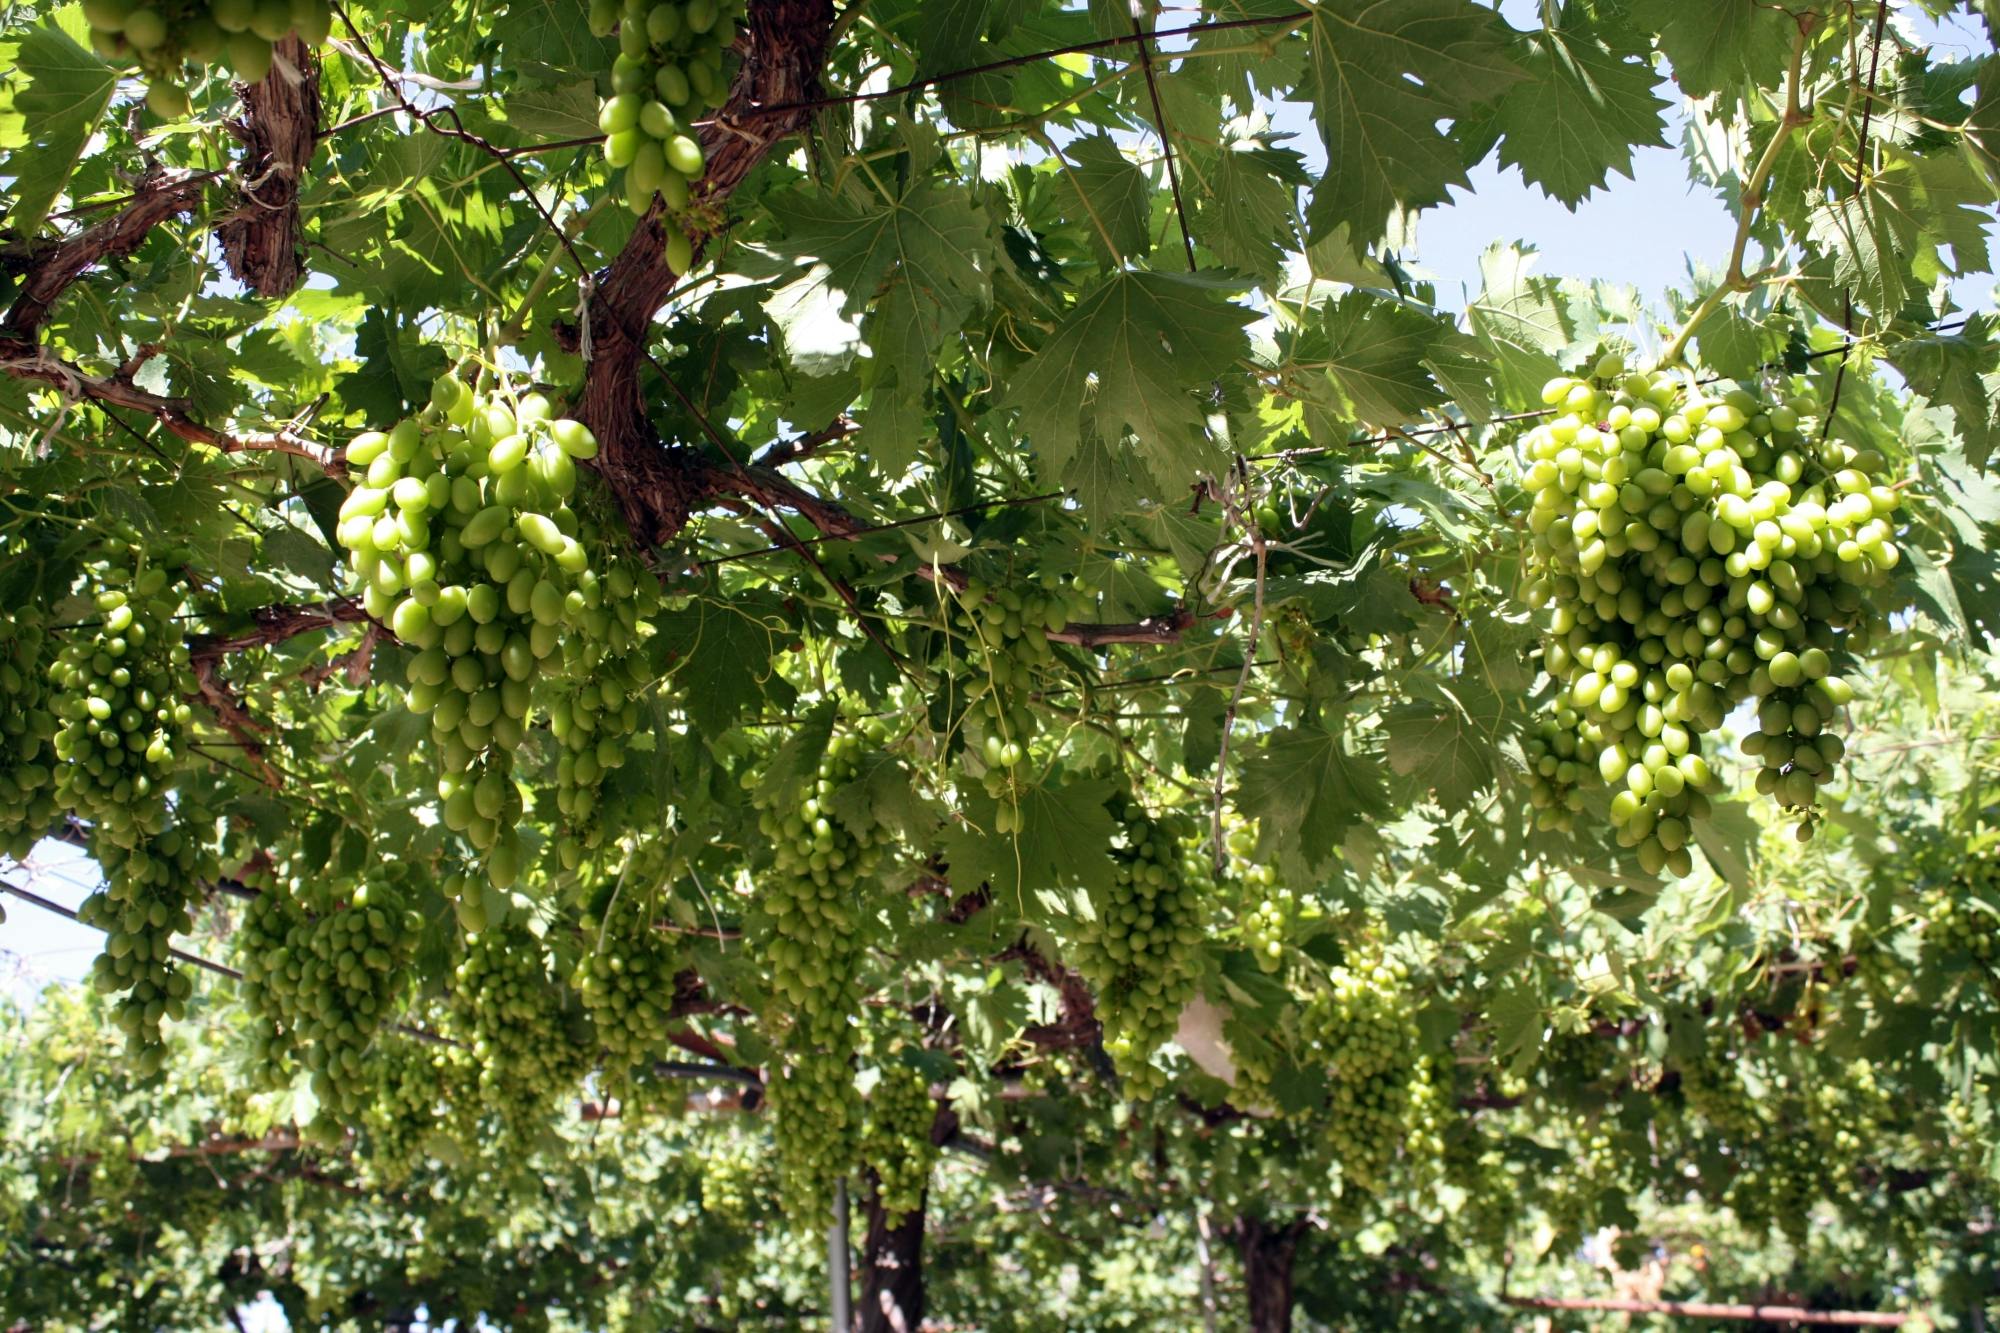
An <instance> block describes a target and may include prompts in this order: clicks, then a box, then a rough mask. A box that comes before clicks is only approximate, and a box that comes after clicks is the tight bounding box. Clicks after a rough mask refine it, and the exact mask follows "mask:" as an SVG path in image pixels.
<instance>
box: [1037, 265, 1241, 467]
mask: <svg viewBox="0 0 2000 1333" xmlns="http://www.w3.org/2000/svg"><path fill="white" fill-rule="evenodd" d="M1234 290H1236V284H1235V283H1234V282H1233V281H1229V280H1225V279H1217V278H1206V277H1203V278H1197V277H1186V276H1182V275H1179V274H1171V273H1149V272H1141V271H1127V272H1121V273H1114V274H1112V275H1111V276H1110V277H1108V278H1106V279H1105V280H1104V281H1103V282H1101V283H1099V284H1098V285H1097V286H1096V287H1094V288H1092V289H1091V290H1090V291H1088V292H1087V293H1086V294H1085V295H1084V297H1083V299H1081V300H1080V301H1078V302H1077V304H1076V308H1075V309H1074V310H1073V311H1071V312H1070V315H1069V317H1068V318H1067V319H1066V320H1064V321H1063V323H1062V326H1061V327H1060V328H1058V329H1057V330H1056V333H1055V336H1054V337H1052V338H1050V339H1049V340H1048V341H1047V342H1046V343H1044V344H1043V345H1042V348H1041V350H1040V351H1038V352H1037V353H1036V354H1035V355H1034V357H1033V358H1032V359H1030V360H1029V361H1028V363H1027V364H1026V365H1024V366H1023V367H1022V368H1021V369H1020V371H1019V372H1018V373H1017V374H1016V375H1015V377H1014V389H1013V392H1012V393H1010V394H1009V395H1008V397H1007V399H1006V402H1007V404H1008V405H1010V406H1012V407H1015V408H1018V409H1019V411H1020V414H1021V416H1020V419H1021V425H1022V429H1023V431H1024V433H1025V434H1026V435H1027V436H1028V438H1029V439H1030V441H1031V442H1032V443H1033V445H1034V447H1035V450H1036V452H1037V453H1039V454H1040V455H1041V456H1042V458H1043V461H1044V463H1045V464H1046V465H1047V466H1048V468H1049V470H1050V472H1051V473H1052V474H1056V475H1061V474H1063V473H1065V472H1066V471H1067V470H1068V468H1069V466H1070V463H1071V461H1072V460H1073V459H1074V458H1075V457H1076V455H1077V452H1078V450H1079V449H1080V448H1081V447H1082V444H1083V438H1084V432H1085V430H1086V428H1090V429H1094V430H1095V431H1096V432H1097V433H1098V435H1099V436H1100V438H1102V439H1103V440H1105V441H1107V442H1109V441H1112V440H1123V439H1124V438H1125V436H1126V435H1127V433H1128V432H1129V433H1130V434H1131V435H1132V436H1133V437H1134V440H1135V452H1134V454H1133V455H1132V457H1134V458H1136V459H1138V460H1142V461H1143V463H1144V466H1145V469H1146V471H1147V472H1148V473H1150V474H1151V476H1152V479H1153V481H1154V483H1155V484H1156V486H1157V487H1159V488H1160V489H1161V491H1163V492H1173V491H1177V490H1178V489H1179V487H1180V485H1181V484H1182V483H1183V482H1184V481H1186V479H1187V478H1189V477H1191V476H1193V475H1194V474H1195V473H1197V472H1200V471H1203V470H1205V469H1207V468H1210V467H1212V466H1215V465H1218V464H1219V463H1220V462H1221V461H1223V454H1222V451H1221V449H1220V448H1219V447H1217V445H1216V444H1215V443H1214V442H1213V441H1211V440H1210V439H1209V437H1208V434H1207V430H1206V417H1205V415H1204V413H1203V411H1202V408H1201V405H1200V404H1199V403H1197V402H1196V401H1195V398H1194V393H1195V392H1196V391H1197V390H1201V391H1207V390H1208V389H1209V388H1210V386H1212V385H1213V383H1214V381H1215V380H1216V379H1217V378H1219V377H1220V376H1222V375H1223V374H1224V372H1226V371H1227V370H1228V369H1229V368H1230V367H1231V366H1232V365H1233V364H1234V363H1235V362H1236V360H1237V358H1239V357H1241V356H1243V355H1244V354H1245V353H1247V351H1248V350H1249V339H1248V338H1247V337H1246V336H1245V335H1244V332H1243V330H1244V328H1245V326H1247V325H1248V324H1249V323H1250V321H1251V320H1252V319H1253V318H1254V316H1253V315H1252V313H1251V312H1250V311H1248V310H1246V309H1244V308H1243V307H1242V306H1240V305H1237V304H1235V303H1234V302H1227V301H1218V300H1216V299H1215V297H1216V296H1218V295H1220V294H1222V293H1225V292H1231V291H1234Z"/></svg>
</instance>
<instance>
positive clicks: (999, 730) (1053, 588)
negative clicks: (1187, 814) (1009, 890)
mask: <svg viewBox="0 0 2000 1333" xmlns="http://www.w3.org/2000/svg"><path fill="white" fill-rule="evenodd" d="M1087 599H1088V594H1087V593H1085V592H1083V591H1082V590H1081V589H1079V588H1076V587H1074V586H1072V587H1068V588H1065V587H1063V586H1062V585H1061V584H1060V583H1059V582H1057V581H1056V580H1055V579H1053V578H1050V579H1048V580H1045V581H1044V582H1043V583H1042V584H1041V585H1040V586H1036V585H1032V584H1029V585H1023V586H1018V587H1017V586H1013V585H1009V584H999V585H991V584H988V583H987V582H986V581H985V580H984V579H981V578H979V577H976V576H975V577H973V578H971V579H969V580H967V582H966V586H965V591H964V593H963V594H962V595H961V596H960V597H958V598H955V599H947V601H946V606H947V613H948V617H949V619H950V621H951V623H952V628H953V630H954V631H955V632H956V634H957V635H958V636H959V639H960V644H959V647H958V649H957V651H959V652H962V653H963V654H964V655H965V656H966V658H967V659H969V660H970V661H971V662H972V663H973V664H974V665H975V667H976V669H978V670H980V671H982V672H983V673H984V677H985V678H984V679H982V680H978V681H975V682H974V683H973V685H972V688H971V691H970V693H971V699H972V701H971V705H970V707H968V708H967V710H966V714H965V742H966V745H967V747H968V748H969V749H970V750H971V751H972V753H974V754H976V755H977V756H978V757H979V759H980V761H981V767H980V771H979V776H980V780H981V782H982V783H983V784H984V786H985V788H986V794H987V795H989V796H991V797H993V798H994V799H995V800H997V801H999V802H1000V803H1001V809H1000V812H999V814H998V815H997V816H996V824H997V827H996V828H995V830H994V831H995V832H998V833H1014V832H1018V831H1019V830H1018V829H1017V828H1016V827H1015V825H1014V819H1015V814H1014V809H1013V807H1012V805H1011V803H1010V802H1009V801H1008V800H1007V799H1006V798H1007V797H1008V796H1010V795H1013V794H1014V793H1015V783H1016V778H1017V776H1018V775H1019V773H1020V769H1021V764H1022V763H1023V761H1024V760H1026V759H1027V757H1028V746H1029V744H1030V743H1031V742H1032V741H1033V740H1034V737H1035V731H1036V719H1035V713H1034V710H1033V709H1032V708H1031V707H1030V706H1029V702H1028V699H1029V695H1030V694H1031V693H1032V692H1033V690H1034V689H1035V681H1036V679H1037V677H1038V676H1039V675H1041V674H1042V673H1043V672H1045V671H1047V670H1048V669H1050V668H1052V667H1053V666H1055V663H1056V659H1055V654H1054V652H1053V651H1052V650H1051V649H1050V646H1049V635H1051V634H1059V633H1061V632H1062V631H1063V630H1064V629H1065V628H1067V627H1068V625H1069V623H1070V621H1072V620H1074V619H1076V618H1077V617H1078V616H1079V615H1081V614H1082V613H1083V611H1084V610H1085V609H1086V606H1087Z"/></svg>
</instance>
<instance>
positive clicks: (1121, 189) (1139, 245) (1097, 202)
mask: <svg viewBox="0 0 2000 1333" xmlns="http://www.w3.org/2000/svg"><path fill="white" fill-rule="evenodd" d="M1063 157H1064V158H1065V159H1066V161H1067V165H1066V166H1064V167H1063V168H1062V169H1061V171H1060V173H1059V177H1058V179H1059V182H1060V183H1059V184H1058V186H1057V190H1056V192H1057V195H1058V197H1059V198H1060V199H1061V200H1062V203H1063V211H1064V213H1065V215H1067V216H1069V217H1070V219H1071V221H1072V222H1074V223H1076V224H1077V225H1078V226H1079V227H1080V229H1081V230H1082V231H1083V233H1084V234H1085V235H1087V236H1089V237H1090V243H1091V246H1092V248H1094V249H1095V250H1096V251H1097V252H1098V258H1099V259H1101V260H1102V261H1103V262H1104V263H1106V264H1116V263H1118V262H1119V261H1121V260H1126V259H1138V258H1142V257H1144V255H1145V253H1146V250H1147V248H1148V246H1147V242H1148V240H1149V238H1150V230H1151V223H1152V218H1153V189H1152V184H1151V182H1149V181H1148V180H1147V179H1146V173H1145V172H1143V171H1141V170H1139V168H1138V167H1136V166H1134V165H1133V163H1132V161H1131V159H1129V158H1127V157H1126V156H1125V154H1124V153H1123V152H1122V151H1120V149H1119V147H1118V145H1117V144H1116V143H1115V142H1113V140H1112V138H1111V136H1110V135H1108V134H1089V135H1085V136H1084V137H1082V138H1080V139H1078V140H1076V142H1074V143H1072V144H1069V145H1068V146H1067V147H1065V148H1064V149H1063Z"/></svg>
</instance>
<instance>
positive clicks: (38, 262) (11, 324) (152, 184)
mask: <svg viewBox="0 0 2000 1333" xmlns="http://www.w3.org/2000/svg"><path fill="white" fill-rule="evenodd" d="M207 181H208V173H206V172H193V171H162V172H158V173H156V174H154V175H152V176H150V177H148V178H147V179H145V180H143V181H141V182H140V183H139V187H138V189H136V190H135V191H134V192H133V195H132V202H131V203H129V204H128V205H126V206H125V207H124V208H123V209H121V210H120V211H119V212H118V213H117V214H116V215H115V216H113V217H109V218H106V219H105V220H104V221H102V222H99V223H95V224H93V225H91V226H88V227H85V228H84V229H83V230H82V231H80V232H78V233H77V234H76V235H74V236H71V237H70V238H68V239H67V240H64V241H58V242H57V243H55V244H54V245H51V246H48V247H46V248H41V249H37V250H35V251H33V252H32V254H31V258H30V259H29V262H28V263H27V265H26V268H25V272H26V275H27V276H26V277H24V278H23V279H22V280H21V286H20V291H19V294H18V295H16V296H15V298H14V304H13V305H12V306H11V307H10V308H9V309H8V311H7V314H6V317H5V318H4V319H0V343H5V342H17V343H21V344H24V345H26V346H30V347H32V346H33V345H34V342H35V336H36V334H37V333H38V332H40V330H41V326H42V325H43V324H44V323H45V322H47V320H48V317H49V313H50V312H51V311H52V310H54V308H55V304H56V302H57V301H58V300H60V299H61V298H62V294H63V293H64V292H65V291H67V290H68V289H69V286H70V284H71V283H73V282H75V281H76V280H77V279H78V278H80V277H82V276H83V275H84V274H85V273H87V272H88V271H89V270H91V269H92V268H94V267H96V266H97V265H99V264H101V263H103V262H104V261H105V260H107V259H118V258H122V257H123V256H125V255H129V254H131V253H132V252H133V251H134V250H137V249H138V248H139V247H140V246H141V245H143V244H144V243H145V240H146V237H147V235H148V234H149V233H151V231H152V230H153V228H154V227H157V226H158V225H159V224H160V223H162V222H165V221H166V220H167V219H168V218H170V217H174V216H176V215H178V214H181V213H190V212H193V211H194V210H195V209H196V208H197V207H199V206H200V204H201V192H202V186H203V185H205V184H206V183H207Z"/></svg>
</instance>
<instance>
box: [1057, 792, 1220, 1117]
mask: <svg viewBox="0 0 2000 1333" xmlns="http://www.w3.org/2000/svg"><path fill="white" fill-rule="evenodd" d="M1111 809H1112V816H1113V818H1114V819H1116V820H1117V821H1118V823H1119V825H1120V831H1119V833H1118V835H1117V844H1116V845H1115V846H1114V848H1113V855H1112V859H1113V861H1114V863H1115V866H1116V871H1115V880H1114V882H1113V883H1112V885H1111V886H1110V888H1109V889H1108V890H1105V889H1099V890H1095V891H1093V892H1092V894H1091V908H1092V916H1091V918H1090V919H1089V920H1087V921H1082V922H1079V923H1078V925H1077V927H1076V931H1075V936H1076V938H1075V943H1074V945H1073V947H1072V949H1071V951H1070V958H1069V961H1070V962H1071V963H1072V964H1073V965H1074V966H1075V967H1076V970H1077V971H1078V972H1080V973H1081V974H1082V975H1083V978H1084V980H1086V981H1088V982H1089V983H1090V985H1091V989H1092V990H1093V991H1094V992H1095V993H1096V997H1097V1017H1098V1018H1099V1020H1100V1021H1101V1022H1102V1023H1103V1024H1104V1035H1105V1039H1104V1048H1105V1050H1106V1051H1108V1052H1109V1053H1110V1055H1111V1058H1112V1059H1113V1060H1115V1061H1116V1062H1117V1065H1118V1072H1119V1073H1120V1074H1121V1075H1122V1076H1123V1077H1124V1078H1125V1079H1126V1080H1127V1081H1128V1082H1129V1083H1130V1084H1131V1085H1132V1086H1133V1089H1134V1090H1135V1091H1139V1092H1144V1091H1148V1090H1157V1088H1158V1087H1159V1086H1160V1085H1161V1084H1163V1083H1164V1080H1165V1076H1164V1074H1162V1073H1161V1072H1160V1071H1159V1070H1156V1069H1155V1068H1154V1067H1153V1066H1152V1063H1151V1060H1152V1055H1153V1052H1154V1051H1156V1050H1158V1049H1159V1048H1160V1046H1161V1045H1162V1044H1164V1043H1165V1042H1166V1041H1167V1040H1168V1039H1169V1038H1171V1037H1172V1036H1173V1034H1174V1029H1175V1027H1176V1026H1177V1025H1178V1023H1179V1021H1180V1013H1181V1010H1182V1009H1183V1008H1184V1007H1185V1006H1186V1005H1187V1002H1188V1001H1189V1000H1190V999H1191V998H1193V995H1194V991H1195V984H1196V976H1195V957H1196V950H1197V947H1198V946H1199V945H1200V943H1201V940H1202V936H1203V933H1204V929H1205V925H1206V921H1205V917H1206V912H1205V905H1206V904H1205V895H1204V893H1203V891H1202V877H1203V876H1204V875H1205V873H1206V867H1205V866H1204V865H1203V863H1202V858H1201V856H1200V854H1199V853H1198V852H1197V851H1194V850H1192V844H1193V842H1194V840H1195V838H1196V837H1197V834H1198V830H1197V827H1196V825H1195V822H1194V820H1192V819H1191V818H1189V817H1188V816H1186V815H1181V814H1173V813H1169V814H1165V815H1162V816H1160V817H1159V818H1158V819H1155V818H1153V817H1152V816H1151V815H1149V814H1147V813H1146V808H1145V807H1144V806H1142V805H1140V804H1139V802H1138V801H1137V800H1136V799H1135V798H1134V797H1133V796H1131V795H1130V794H1129V793H1126V794H1121V795H1119V796H1117V797H1115V798H1114V799H1113V802H1112V807H1111Z"/></svg>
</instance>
